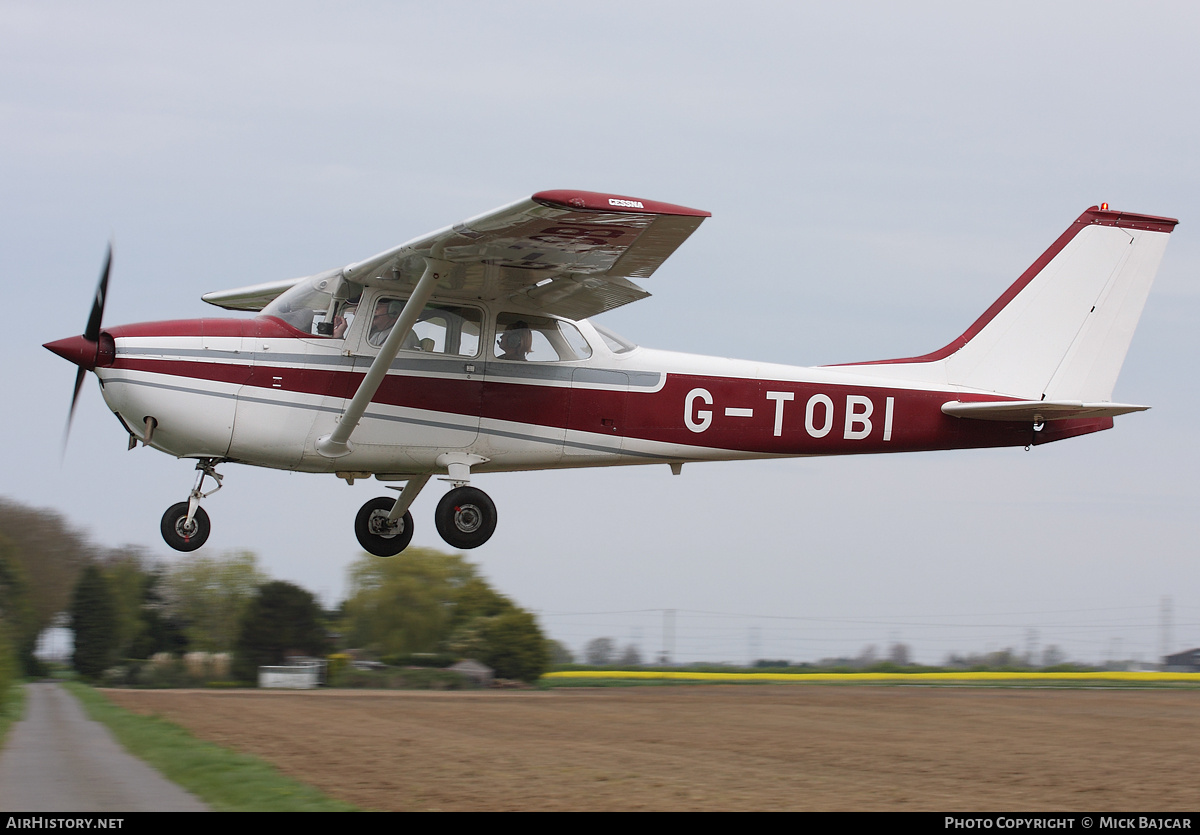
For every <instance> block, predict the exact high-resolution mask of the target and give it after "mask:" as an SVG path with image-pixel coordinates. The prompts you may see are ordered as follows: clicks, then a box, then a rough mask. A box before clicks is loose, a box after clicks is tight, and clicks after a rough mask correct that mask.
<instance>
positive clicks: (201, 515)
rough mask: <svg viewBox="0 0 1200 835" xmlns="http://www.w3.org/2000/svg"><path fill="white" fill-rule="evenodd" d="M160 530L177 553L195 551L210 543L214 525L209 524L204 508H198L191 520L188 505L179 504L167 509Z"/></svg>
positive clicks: (185, 503) (184, 503)
mask: <svg viewBox="0 0 1200 835" xmlns="http://www.w3.org/2000/svg"><path fill="white" fill-rule="evenodd" d="M159 529H160V530H161V531H162V537H163V539H164V540H165V541H166V543H167V544H168V545H170V546H171V547H172V548H174V549H175V550H176V551H195V550H196V549H197V548H199V547H200V546H201V545H203V544H204V543H205V542H207V541H208V534H209V532H210V531H211V530H212V525H210V524H209V521H208V514H207V513H205V512H204V508H202V507H198V508H196V512H195V513H193V514H192V518H191V519H189V518H188V503H187V502H179V503H178V504H173V505H171V506H170V507H168V508H167V512H166V513H164V514H163V518H162V524H161V525H159Z"/></svg>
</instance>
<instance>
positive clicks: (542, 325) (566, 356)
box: [494, 313, 592, 362]
mask: <svg viewBox="0 0 1200 835" xmlns="http://www.w3.org/2000/svg"><path fill="white" fill-rule="evenodd" d="M591 355H592V349H591V346H590V345H588V343H587V340H586V339H584V338H583V334H581V333H580V332H579V329H578V328H577V327H575V326H574V325H573V324H571V323H570V322H568V321H566V320H565V319H549V318H546V317H543V316H529V315H526V314H524V313H501V314H500V315H499V316H497V317H496V348H495V354H494V356H495V357H496V358H497V359H502V360H514V361H517V362H569V361H571V360H582V359H587V358H588V357H590V356H591Z"/></svg>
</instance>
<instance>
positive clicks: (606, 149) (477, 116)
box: [0, 0, 1200, 662]
mask: <svg viewBox="0 0 1200 835" xmlns="http://www.w3.org/2000/svg"><path fill="white" fill-rule="evenodd" d="M1197 32H1200V11H1197V9H1196V7H1195V6H1194V5H1192V4H1186V3H1155V4H1128V3H1102V2H1101V3H1098V2H1088V3H1057V4H1052V5H1051V4H1043V3H1029V4H1021V3H1013V2H1005V3H996V4H992V5H985V4H962V3H924V4H922V3H906V4H883V3H879V4H854V3H839V4H812V5H805V4H799V3H743V4H739V5H738V6H737V7H736V10H735V7H734V6H733V5H731V4H705V3H698V2H686V3H683V2H681V3H667V2H656V3H645V2H639V3H624V2H606V3H603V4H598V5H596V4H592V5H590V6H588V7H585V6H584V5H583V4H570V3H551V2H546V3H519V2H514V3H504V4H493V3H482V2H481V3H453V2H446V3H438V4H430V3H413V4H403V3H396V2H383V3H339V4H306V3H297V2H288V3H249V4H248V3H245V2H239V3H236V4H223V3H205V4H200V5H196V4H192V5H191V6H182V5H180V4H162V3H146V4H135V3H109V4H94V3H52V2H29V3H25V2H8V0H5V2H0V119H2V120H3V121H2V125H3V127H2V129H0V143H2V145H0V172H2V176H0V187H2V188H3V200H0V213H3V214H2V220H3V222H2V223H0V274H2V275H3V282H4V283H3V286H4V287H5V288H6V290H7V291H8V292H9V299H8V303H7V305H6V308H7V310H8V316H7V319H8V326H7V327H5V328H4V329H3V331H2V333H0V346H2V347H3V353H4V357H5V359H6V362H5V364H4V370H3V372H2V373H3V378H2V379H3V382H4V386H3V392H4V397H5V399H6V401H7V403H6V404H5V408H3V409H2V410H0V421H2V423H0V432H2V437H3V438H4V439H5V441H4V449H5V455H4V458H3V465H2V466H0V495H5V496H8V497H10V498H13V499H16V500H19V501H22V502H25V503H28V504H32V505H36V506H42V507H49V508H53V509H56V510H58V511H59V512H62V513H63V514H65V515H66V516H68V517H69V518H70V519H71V520H72V522H73V523H74V524H76V525H77V526H78V527H80V528H81V529H83V530H85V531H86V532H87V533H88V534H89V535H90V536H91V537H92V538H93V539H94V540H95V541H97V542H98V543H99V544H102V545H107V546H116V545H119V544H123V543H133V544H138V545H144V546H147V547H148V548H150V549H151V551H153V552H154V553H155V554H156V555H158V556H161V557H162V558H164V559H167V560H173V559H177V558H178V557H177V556H176V555H175V554H174V552H171V551H169V550H168V549H167V548H166V546H165V545H163V544H162V542H161V540H160V539H159V536H158V522H159V518H160V516H161V515H162V512H163V510H165V509H166V507H167V506H168V505H170V504H172V503H174V502H176V501H181V500H183V499H184V498H186V496H187V492H188V490H189V489H190V488H191V483H192V480H193V470H192V465H191V463H190V462H187V461H176V460H174V459H172V458H170V457H168V456H166V455H163V454H161V453H158V452H155V451H153V450H146V449H140V448H139V449H137V450H135V451H133V452H126V451H125V441H126V436H125V433H124V431H123V430H122V429H121V428H120V427H119V426H118V424H117V421H115V420H114V419H113V417H112V416H111V415H109V414H106V411H107V410H106V408H105V406H104V403H103V401H102V399H101V397H100V393H99V389H98V387H97V386H96V385H95V381H94V378H89V381H88V384H87V386H86V387H85V389H84V393H83V396H82V398H81V402H80V405H79V409H78V412H77V414H76V418H75V425H74V429H73V433H72V436H71V439H70V444H69V447H68V449H67V453H66V457H65V461H63V462H62V463H60V452H59V450H60V442H61V434H62V427H63V422H64V420H65V418H66V411H67V405H68V403H69V401H70V395H71V384H72V380H73V376H74V369H73V368H72V367H71V366H69V365H68V364H66V363H65V362H63V361H62V360H61V359H59V358H57V357H55V356H53V355H51V354H50V353H49V352H47V351H45V350H43V349H42V348H41V347H40V346H41V344H42V343H43V342H47V341H49V340H52V339H57V338H61V337H64V336H70V335H73V334H77V333H80V332H81V331H82V330H83V326H84V324H85V322H86V319H87V315H88V310H89V305H90V300H91V295H92V293H93V291H94V288H95V282H96V279H97V276H98V273H99V270H100V265H101V261H102V259H103V255H104V248H105V246H106V244H107V242H108V240H109V238H110V237H112V238H114V239H115V242H116V255H115V262H114V274H113V278H112V284H111V287H110V297H109V304H108V309H107V312H106V315H105V323H106V324H108V325H117V324H123V323H128V322H137V321H146V320H155V319H168V318H190V317H198V316H206V315H228V314H224V313H222V312H220V311H217V310H216V309H215V308H211V307H209V306H207V305H205V304H203V303H202V302H201V301H200V295H201V294H202V293H205V292H207V291H210V290H218V289H225V288H230V287H237V286H242V285H246V284H252V283H257V282H263V281H272V280H276V279H282V278H290V277H294V276H299V275H308V274H311V273H314V272H317V271H319V270H323V269H327V268H330V267H336V266H341V265H344V264H346V263H349V262H352V261H355V260H358V259H361V258H364V257H366V256H368V255H371V254H374V253H376V252H378V251H380V250H383V249H386V248H387V247H390V246H392V245H395V244H397V243H400V242H402V241H404V240H407V239H409V238H411V237H414V236H416V235H418V234H421V233H424V232H428V231H431V230H433V229H435V228H438V227H441V226H444V225H446V224H449V223H454V222H457V221H460V220H463V219H465V218H467V217H469V216H471V215H474V214H477V213H479V212H482V211H485V210H488V209H491V208H494V207H496V206H499V205H501V204H504V203H507V202H509V201H511V200H514V199H516V198H519V197H523V196H526V195H528V194H530V193H532V192H534V191H538V190H542V189H550V188H576V189H588V190H596V191H606V192H613V193H621V194H628V195H633V196H637V197H643V198H649V199H654V200H663V201H667V202H672V203H681V204H684V205H688V206H694V207H696V208H701V209H706V210H709V211H711V212H712V213H713V217H712V218H711V219H710V220H708V221H706V222H705V223H704V224H703V225H702V226H701V227H700V229H699V230H698V231H697V232H696V234H695V235H693V236H692V238H691V239H690V240H689V241H688V242H687V243H686V244H685V245H684V246H683V247H682V248H681V249H680V250H679V252H677V253H676V254H675V255H674V256H673V257H672V258H671V259H670V260H669V261H668V262H667V263H666V264H665V265H664V266H663V268H661V269H660V270H659V271H658V272H657V273H656V274H655V275H654V276H653V277H652V278H651V279H649V280H648V281H646V282H644V284H645V286H646V287H647V289H649V290H650V291H651V292H653V293H654V296H653V297H652V298H650V299H648V300H645V301H642V302H639V303H637V304H635V305H631V306H629V307H627V308H624V309H621V310H618V311H614V312H611V313H609V314H606V315H605V316H604V317H603V318H602V320H601V321H602V322H603V323H604V324H607V325H608V326H609V327H611V328H612V329H614V330H616V331H618V332H619V333H622V334H624V335H626V336H627V337H629V338H631V339H633V340H634V341H636V342H639V343H640V344H644V345H649V346H653V347H658V348H668V349H675V350H683V351H692V352H696V353H705V354H717V355H724V356H733V357H744V358H750V359H761V360H768V361H772V362H784V363H793V364H799V365H815V364H821V363H831V362H848V361H854V360H866V359H874V358H881V357H887V356H910V355H914V354H919V353H924V352H926V351H929V350H932V349H934V348H937V347H940V346H941V345H943V344H945V343H946V342H948V341H949V340H950V339H951V338H953V337H954V336H956V335H958V334H959V333H961V332H962V331H963V330H964V329H965V327H966V326H967V325H968V324H969V323H970V322H971V321H972V320H974V318H975V317H976V316H978V315H979V313H981V312H982V311H983V310H984V309H985V308H986V307H987V306H988V305H989V304H990V303H991V302H992V300H993V299H995V298H996V297H997V296H998V295H999V294H1000V293H1001V292H1002V291H1003V290H1004V289H1005V288H1006V287H1007V286H1008V284H1010V283H1011V282H1012V281H1013V280H1014V279H1015V278H1016V277H1017V276H1018V275H1019V274H1020V273H1021V272H1022V271H1023V270H1024V269H1025V267H1027V266H1028V265H1029V264H1030V263H1032V262H1033V260H1034V259H1035V258H1036V257H1037V256H1038V255H1039V254H1040V253H1041V252H1042V251H1043V250H1044V249H1045V248H1046V247H1047V246H1048V245H1049V244H1050V243H1051V242H1052V241H1053V240H1054V239H1055V238H1056V237H1057V236H1058V235H1059V234H1060V233H1061V232H1062V231H1063V229H1065V228H1066V227H1067V225H1068V224H1069V223H1070V222H1071V221H1072V220H1073V219H1074V218H1075V217H1076V216H1077V215H1078V214H1079V213H1080V212H1081V211H1082V210H1083V209H1085V208H1086V207H1088V206H1089V205H1092V204H1095V203H1099V202H1101V201H1107V202H1108V203H1110V204H1111V205H1112V206H1113V207H1114V208H1118V209H1126V210H1130V211H1137V212H1146V213H1151V214H1160V215H1169V216H1172V217H1177V218H1179V219H1180V220H1181V225H1180V227H1179V230H1178V231H1177V232H1176V233H1175V234H1174V235H1172V240H1171V243H1170V245H1169V246H1168V248H1167V252H1166V257H1165V259H1164V260H1163V264H1162V267H1161V269H1160V272H1159V275H1158V280H1157V282H1156V285H1155V287H1154V290H1153V291H1152V293H1151V296H1150V300H1149V302H1148V304H1147V306H1146V311H1145V314H1144V316H1143V319H1142V323H1141V326H1140V329H1139V331H1138V333H1137V335H1136V337H1135V338H1134V342H1133V346H1132V349H1131V350H1130V353H1129V356H1128V359H1127V361H1126V364H1125V368H1124V371H1123V373H1122V376H1121V379H1120V380H1119V381H1118V383H1117V388H1116V391H1115V392H1114V399H1115V400H1118V401H1122V402H1132V403H1145V404H1149V405H1151V406H1153V409H1152V410H1151V411H1149V412H1145V413H1141V414H1135V415H1130V416H1127V417H1123V418H1119V419H1118V420H1117V426H1116V428H1115V429H1114V430H1113V431H1110V432H1104V433H1099V434H1096V435H1091V436H1087V437H1084V438H1079V439H1074V440H1069V441H1066V442H1063V443H1056V444H1052V445H1048V446H1044V447H1040V448H1038V449H1035V450H1033V451H1031V452H1024V451H1022V450H1021V449H1005V450H987V451H961V452H945V453H924V454H913V455H896V456H870V457H853V458H832V459H808V460H789V461H769V462H747V463H733V464H700V465H688V466H686V467H685V468H684V471H683V474H682V475H681V476H679V477H673V476H671V475H670V472H669V471H668V469H667V468H666V467H663V466H655V467H635V468H618V469H609V470H596V471H569V472H543V473H521V474H497V475H487V476H484V477H481V478H478V479H476V481H475V484H476V486H479V487H481V488H483V489H485V490H487V491H488V492H489V493H490V494H491V495H492V497H493V498H494V499H495V501H496V503H497V505H498V507H499V516H500V524H499V528H498V530H497V533H496V535H495V536H494V538H493V539H492V540H491V542H489V543H488V544H487V545H485V546H484V547H483V548H480V549H479V550H477V551H475V552H473V553H472V555H471V559H473V560H474V561H476V562H477V563H478V565H479V566H480V567H481V569H482V570H483V572H484V573H485V574H486V576H487V577H488V578H489V579H490V580H491V581H492V582H493V583H494V585H495V586H496V587H497V588H498V589H499V590H501V591H502V592H504V593H505V594H508V595H510V596H511V597H513V598H514V599H515V600H516V601H518V602H519V603H520V604H522V605H524V606H526V607H529V608H531V609H534V610H536V611H537V612H538V613H539V615H540V617H541V618H542V622H543V624H544V625H545V626H546V627H547V628H548V630H549V632H550V634H551V635H552V636H553V637H556V638H558V639H560V640H563V641H564V642H566V643H568V644H569V645H570V646H572V647H573V648H575V649H576V650H578V649H580V648H581V647H582V646H583V644H584V643H585V642H586V641H588V640H589V639H591V638H594V637H598V636H604V635H606V636H611V637H613V638H614V639H616V640H617V641H618V642H619V643H620V644H622V645H623V644H625V643H628V642H631V641H634V642H637V643H639V644H640V645H641V647H642V650H643V652H644V653H646V654H647V655H651V654H655V653H657V652H658V651H659V650H660V649H661V646H662V640H663V622H664V616H663V614H662V612H663V610H675V611H676V614H675V633H674V634H675V647H674V649H675V655H676V657H677V658H679V659H681V660H685V661H696V660H701V659H705V660H727V661H739V662H741V661H745V660H746V659H747V658H748V657H752V656H754V657H757V656H766V657H776V658H784V659H790V660H793V661H800V660H813V659H817V658H821V657H826V656H833V655H857V654H858V653H859V652H860V651H861V650H862V649H863V647H864V646H866V645H869V644H875V645H877V646H878V647H879V649H880V651H881V652H883V651H885V649H886V646H887V644H889V643H891V642H893V641H903V642H905V643H908V644H910V645H911V646H912V648H913V651H914V654H915V657H916V658H917V659H919V660H921V661H927V662H937V661H940V660H942V659H943V658H944V657H945V655H946V654H947V653H949V652H952V651H958V652H971V651H985V650H997V649H1001V648H1004V647H1014V648H1016V649H1018V650H1022V651H1023V650H1024V649H1026V648H1027V647H1029V646H1035V647H1036V648H1039V649H1040V648H1042V647H1045V646H1046V645H1049V644H1056V645H1058V646H1060V647H1062V648H1063V649H1064V650H1065V651H1066V652H1067V653H1068V654H1069V655H1071V656H1072V657H1075V658H1080V659H1083V660H1092V661H1098V660H1101V659H1104V658H1106V657H1114V656H1122V657H1127V656H1128V657H1140V658H1141V659H1142V660H1146V661H1149V660H1152V659H1153V658H1154V657H1156V656H1157V655H1158V653H1159V650H1160V647H1161V644H1162V640H1163V634H1162V629H1161V625H1160V612H1161V610H1162V605H1163V600H1164V598H1169V599H1170V600H1171V601H1172V604H1173V606H1172V609H1173V617H1172V622H1173V629H1172V631H1171V645H1170V648H1171V649H1172V650H1173V651H1176V650H1179V649H1183V648H1185V647H1193V646H1197V645H1200V606H1197V605H1196V603H1195V601H1196V599H1197V594H1196V593H1197V590H1198V588H1200V559H1197V557H1198V556H1200V555H1198V554H1197V546H1196V542H1197V541H1198V540H1200V530H1198V527H1200V524H1198V521H1197V512H1196V511H1197V499H1198V498H1200V486H1198V479H1197V477H1196V472H1197V466H1198V464H1200V460H1198V458H1200V456H1198V454H1197V444H1196V441H1195V434H1196V433H1195V430H1194V424H1195V420H1196V415H1197V414H1200V393H1198V392H1197V385H1196V373H1195V365H1196V357H1197V348H1198V347H1200V328H1198V325H1200V283H1198V282H1197V268H1198V267H1200V248H1198V247H1197V244H1196V243H1195V241H1196V240H1197V238H1196V230H1197V229H1200V211H1197V208H1198V205H1200V199H1198V197H1197V195H1198V194H1200V183H1198V182H1197V180H1198V179H1200V176H1198V175H1200V162H1198V161H1200V153H1198V149H1200V108H1198V107H1197V103H1196V87H1197V82H1198V81H1200V55H1198V52H1197V50H1196V49H1195V41H1196V33H1197ZM222 472H223V473H224V474H225V488H224V490H222V491H221V492H220V493H218V494H217V495H215V496H213V497H212V498H211V499H209V500H207V501H206V504H205V507H206V508H207V510H208V512H209V514H210V515H211V517H212V520H213V534H212V538H211V539H210V540H209V544H208V545H207V546H206V550H207V551H209V552H212V553H219V552H221V551H223V550H233V549H250V550H253V551H255V552H256V553H257V554H258V555H259V557H260V560H261V563H262V566H263V568H264V569H265V570H266V571H268V572H269V573H270V574H271V575H273V576H274V577H277V578H281V579H287V580H291V581H294V582H297V583H300V584H302V585H304V586H306V587H307V588H309V589H311V590H313V591H314V592H316V593H318V594H319V595H320V596H321V597H322V599H323V600H324V601H325V602H326V603H329V604H333V603H336V602H337V601H338V600H340V599H341V597H342V595H343V592H344V589H345V582H346V578H345V571H346V566H347V565H348V564H349V563H350V562H351V561H352V560H353V559H354V558H355V557H356V556H357V555H358V554H359V553H360V552H359V550H358V546H357V542H356V541H355V539H354V535H353V530H352V524H353V519H354V514H355V513H356V511H357V509H358V507H359V506H360V505H361V504H362V503H363V502H364V501H366V500H367V499H369V498H371V497H373V496H375V495H381V494H383V493H384V492H386V491H384V490H382V489H381V488H380V487H379V486H378V485H377V484H374V483H371V482H366V483H364V482H359V483H357V484H356V485H355V486H353V487H349V486H347V485H346V484H344V483H343V482H341V481H338V480H336V479H335V478H333V477H332V476H317V475H304V474H291V473H284V472H277V471H268V470H255V469H251V468H247V467H243V466H234V465H226V466H225V467H224V468H223V469H222ZM438 487H439V488H440V487H441V485H440V483H439V484H438ZM439 497H440V490H439V489H437V488H434V487H430V488H429V489H427V490H426V491H425V492H424V493H423V494H422V495H421V496H420V498H419V499H418V501H417V502H416V505H415V506H414V508H413V515H414V517H415V520H416V535H415V538H414V544H415V545H420V546H432V547H442V548H444V547H445V546H444V545H443V544H442V543H441V540H440V539H439V538H438V536H437V534H436V532H435V531H434V527H433V520H432V515H433V508H434V506H435V505H436V503H437V500H438V498H439Z"/></svg>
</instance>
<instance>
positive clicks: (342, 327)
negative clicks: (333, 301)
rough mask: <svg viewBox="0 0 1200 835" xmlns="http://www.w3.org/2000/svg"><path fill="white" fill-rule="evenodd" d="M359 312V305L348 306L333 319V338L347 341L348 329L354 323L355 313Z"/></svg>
mask: <svg viewBox="0 0 1200 835" xmlns="http://www.w3.org/2000/svg"><path fill="white" fill-rule="evenodd" d="M357 310H358V305H356V304H351V305H347V306H346V307H343V308H342V309H341V310H340V311H338V313H337V315H336V316H334V317H333V337H334V338H335V339H345V337H346V328H348V327H350V323H351V322H353V321H354V313H355V311H357Z"/></svg>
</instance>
